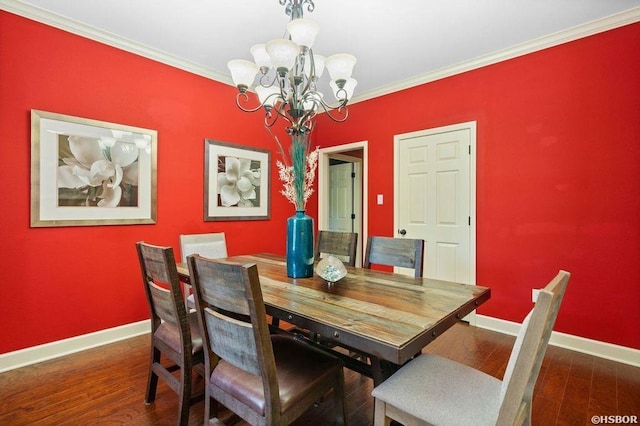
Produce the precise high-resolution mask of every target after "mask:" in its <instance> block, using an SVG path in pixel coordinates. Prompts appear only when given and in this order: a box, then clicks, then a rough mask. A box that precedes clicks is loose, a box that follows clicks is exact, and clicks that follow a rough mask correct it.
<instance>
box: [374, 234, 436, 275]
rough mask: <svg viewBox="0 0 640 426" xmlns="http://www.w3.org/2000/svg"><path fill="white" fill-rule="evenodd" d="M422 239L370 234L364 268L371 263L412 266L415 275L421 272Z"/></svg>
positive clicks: (403, 266)
mask: <svg viewBox="0 0 640 426" xmlns="http://www.w3.org/2000/svg"><path fill="white" fill-rule="evenodd" d="M423 254H424V240H421V239H411V238H392V237H375V236H370V237H369V238H368V240H367V250H366V252H365V255H364V265H363V266H364V268H366V269H370V268H371V265H372V264H377V265H387V266H397V267H402V268H412V269H413V270H414V271H415V274H414V275H415V276H416V277H422V274H423Z"/></svg>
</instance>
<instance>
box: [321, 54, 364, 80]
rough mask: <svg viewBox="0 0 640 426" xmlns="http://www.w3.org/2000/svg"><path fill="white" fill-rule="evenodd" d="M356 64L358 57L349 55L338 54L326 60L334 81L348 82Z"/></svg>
mask: <svg viewBox="0 0 640 426" xmlns="http://www.w3.org/2000/svg"><path fill="white" fill-rule="evenodd" d="M355 64H356V57H355V56H353V55H349V54H348V53H338V54H336V55H331V56H329V57H328V58H327V60H326V64H325V65H326V67H327V68H328V69H329V75H331V79H332V80H348V79H349V78H351V73H352V72H353V66H354V65H355Z"/></svg>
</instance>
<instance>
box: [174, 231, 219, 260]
mask: <svg viewBox="0 0 640 426" xmlns="http://www.w3.org/2000/svg"><path fill="white" fill-rule="evenodd" d="M180 254H181V255H182V263H187V256H189V255H190V254H199V255H200V256H204V257H208V258H211V259H220V258H224V257H227V240H226V238H225V235H224V232H216V233H211V234H182V235H180Z"/></svg>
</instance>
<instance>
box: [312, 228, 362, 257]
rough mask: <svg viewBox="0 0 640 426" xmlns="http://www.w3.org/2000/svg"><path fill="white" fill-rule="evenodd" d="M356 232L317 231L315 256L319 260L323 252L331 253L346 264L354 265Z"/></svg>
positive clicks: (356, 243)
mask: <svg viewBox="0 0 640 426" xmlns="http://www.w3.org/2000/svg"><path fill="white" fill-rule="evenodd" d="M357 248H358V234H357V233H356V232H334V231H318V243H317V244H316V252H315V257H316V260H320V259H321V258H322V255H323V254H327V255H332V256H335V257H337V258H338V259H340V260H341V261H343V262H344V263H345V264H346V265H349V266H356V251H357Z"/></svg>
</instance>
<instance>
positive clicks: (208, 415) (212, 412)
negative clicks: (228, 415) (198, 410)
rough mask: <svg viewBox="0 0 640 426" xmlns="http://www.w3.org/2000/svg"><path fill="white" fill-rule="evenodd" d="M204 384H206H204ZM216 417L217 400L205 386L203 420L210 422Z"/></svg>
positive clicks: (206, 422)
mask: <svg viewBox="0 0 640 426" xmlns="http://www.w3.org/2000/svg"><path fill="white" fill-rule="evenodd" d="M205 386H206V385H205ZM217 417H218V401H216V400H215V399H213V398H211V396H210V395H209V387H206V388H205V396H204V420H205V424H208V423H210V422H211V421H212V420H214V419H216V418H217Z"/></svg>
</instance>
